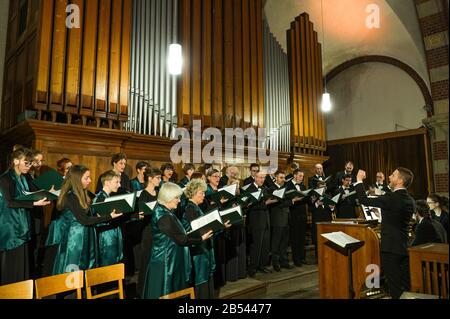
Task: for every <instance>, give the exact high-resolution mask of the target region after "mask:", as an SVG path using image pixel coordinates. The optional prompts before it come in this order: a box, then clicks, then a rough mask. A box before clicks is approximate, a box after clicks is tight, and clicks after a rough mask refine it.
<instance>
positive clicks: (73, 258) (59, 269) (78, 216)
mask: <svg viewBox="0 0 450 319" xmlns="http://www.w3.org/2000/svg"><path fill="white" fill-rule="evenodd" d="M90 183H91V178H90V171H89V169H88V168H86V167H84V166H80V165H76V166H74V167H72V169H71V170H70V171H69V173H68V174H67V176H66V178H65V180H64V183H63V186H62V188H61V194H60V197H59V198H58V202H57V208H58V209H59V210H60V211H62V212H63V213H62V214H61V216H60V217H59V218H58V219H57V220H55V221H53V222H52V224H51V225H50V230H49V235H48V237H47V242H46V245H47V246H49V245H51V244H58V245H59V247H58V252H57V256H56V258H55V264H54V267H53V274H54V275H56V274H62V273H66V272H71V271H75V270H86V269H91V268H95V267H98V264H99V259H98V258H99V257H98V247H97V240H96V232H95V227H94V226H95V225H97V224H100V223H106V222H109V221H110V220H111V219H113V218H117V217H120V216H121V214H116V213H115V212H112V213H111V215H110V216H103V217H99V216H95V215H93V214H92V213H91V211H90V207H89V204H90V198H89V195H88V192H87V188H88V187H89V185H90Z"/></svg>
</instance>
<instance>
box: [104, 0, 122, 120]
mask: <svg viewBox="0 0 450 319" xmlns="http://www.w3.org/2000/svg"><path fill="white" fill-rule="evenodd" d="M122 10H123V0H113V2H112V16H111V50H110V61H109V81H108V82H109V84H108V91H109V93H108V108H107V112H108V115H107V117H108V119H111V120H118V119H119V114H118V111H119V108H118V105H119V94H120V69H121V65H120V60H121V53H122V50H121V42H122V32H121V30H122V25H123V21H122V15H123V11H122Z"/></svg>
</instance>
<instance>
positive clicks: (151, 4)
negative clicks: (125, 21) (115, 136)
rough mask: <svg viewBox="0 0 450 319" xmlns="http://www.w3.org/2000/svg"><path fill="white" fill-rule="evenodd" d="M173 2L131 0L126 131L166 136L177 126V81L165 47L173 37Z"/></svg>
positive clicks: (174, 4) (175, 38) (166, 0)
mask: <svg viewBox="0 0 450 319" xmlns="http://www.w3.org/2000/svg"><path fill="white" fill-rule="evenodd" d="M177 2H178V0H133V30H132V34H131V51H130V54H131V59H130V63H131V66H130V77H131V80H130V89H129V104H130V105H129V108H130V112H129V120H128V123H126V126H125V127H126V129H127V130H128V131H132V132H135V133H140V134H148V135H155V136H166V137H168V136H170V133H171V131H172V129H173V128H174V127H176V125H177V123H176V120H177V107H176V88H177V87H176V86H177V80H176V76H172V75H170V74H169V72H168V70H167V52H168V48H169V45H170V44H171V43H175V42H176V40H177V32H178V30H177V27H178V25H177V21H176V20H177V15H178V4H177Z"/></svg>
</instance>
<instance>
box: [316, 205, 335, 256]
mask: <svg viewBox="0 0 450 319" xmlns="http://www.w3.org/2000/svg"><path fill="white" fill-rule="evenodd" d="M311 213H312V229H311V236H312V242H313V244H314V252H315V256H316V258H319V255H318V252H317V223H320V222H329V221H331V220H332V218H331V213H330V211H329V210H328V209H325V208H323V207H319V208H315V209H313V210H312V211H311Z"/></svg>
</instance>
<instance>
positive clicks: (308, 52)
mask: <svg viewBox="0 0 450 319" xmlns="http://www.w3.org/2000/svg"><path fill="white" fill-rule="evenodd" d="M311 27H312V23H311V22H310V21H309V17H308V19H307V20H306V24H305V31H306V61H307V62H306V64H307V79H308V80H307V84H308V110H309V111H308V113H309V114H308V119H309V135H308V139H309V144H310V147H309V148H310V149H312V148H314V145H313V141H314V107H313V96H312V91H313V90H312V81H313V80H312V70H313V68H312V61H311V50H312V38H311V32H310V30H311Z"/></svg>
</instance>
